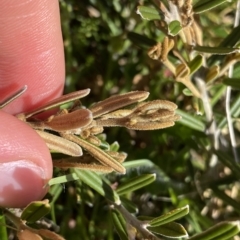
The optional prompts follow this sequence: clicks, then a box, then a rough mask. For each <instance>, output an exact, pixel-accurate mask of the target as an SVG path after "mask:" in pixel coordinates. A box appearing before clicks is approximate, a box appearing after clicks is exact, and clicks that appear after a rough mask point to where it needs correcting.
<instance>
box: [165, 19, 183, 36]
mask: <svg viewBox="0 0 240 240" xmlns="http://www.w3.org/2000/svg"><path fill="white" fill-rule="evenodd" d="M181 30H182V26H181V23H180V22H179V21H177V20H174V21H172V22H170V23H169V25H168V34H169V35H171V36H176V35H177V34H178V33H179V32H180V31H181Z"/></svg>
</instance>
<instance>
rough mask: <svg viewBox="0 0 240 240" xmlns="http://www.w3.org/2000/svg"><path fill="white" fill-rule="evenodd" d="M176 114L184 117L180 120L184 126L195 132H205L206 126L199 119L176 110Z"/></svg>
mask: <svg viewBox="0 0 240 240" xmlns="http://www.w3.org/2000/svg"><path fill="white" fill-rule="evenodd" d="M176 113H177V114H179V115H180V116H182V118H181V119H180V120H178V123H181V124H182V125H185V126H187V127H189V128H192V129H194V130H197V131H200V132H203V131H204V130H205V125H204V123H203V122H202V121H200V120H199V119H197V116H192V115H190V114H188V113H185V112H183V111H181V110H179V109H177V110H176Z"/></svg>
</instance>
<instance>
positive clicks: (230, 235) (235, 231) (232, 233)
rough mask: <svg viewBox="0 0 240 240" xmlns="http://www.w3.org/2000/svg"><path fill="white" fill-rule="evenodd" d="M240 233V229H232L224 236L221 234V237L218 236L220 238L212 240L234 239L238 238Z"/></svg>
mask: <svg viewBox="0 0 240 240" xmlns="http://www.w3.org/2000/svg"><path fill="white" fill-rule="evenodd" d="M238 233H239V227H235V228H232V229H230V230H229V231H227V232H225V233H224V234H221V236H218V237H216V238H213V239H211V240H226V239H233V237H234V236H236V235H237V234H238Z"/></svg>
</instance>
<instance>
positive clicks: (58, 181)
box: [48, 173, 79, 186]
mask: <svg viewBox="0 0 240 240" xmlns="http://www.w3.org/2000/svg"><path fill="white" fill-rule="evenodd" d="M78 179H79V177H78V176H77V174H76V173H71V174H67V175H64V176H60V177H55V178H52V179H51V180H49V182H48V186H52V185H55V184H62V183H66V182H70V181H75V180H78Z"/></svg>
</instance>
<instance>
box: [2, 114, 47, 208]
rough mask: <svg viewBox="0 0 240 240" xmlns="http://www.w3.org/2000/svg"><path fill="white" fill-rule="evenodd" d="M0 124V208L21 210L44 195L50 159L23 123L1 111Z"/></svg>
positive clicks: (41, 141)
mask: <svg viewBox="0 0 240 240" xmlns="http://www.w3.org/2000/svg"><path fill="white" fill-rule="evenodd" d="M0 122H1V125H0V132H1V138H0V145H1V148H0V205H1V206H3V207H24V206H26V205H27V204H28V203H29V202H31V201H34V200H39V199H41V198H42V197H43V196H44V195H45V194H46V192H47V189H46V188H45V186H46V183H47V182H48V180H49V179H51V177H52V160H51V155H50V153H49V150H48V148H47V146H46V144H45V142H44V141H43V140H42V139H41V138H40V137H39V136H38V134H37V133H36V132H35V131H34V130H33V129H32V128H30V127H29V126H28V125H27V124H26V123H24V122H22V121H20V120H18V119H17V118H16V117H14V116H12V115H9V114H7V113H4V112H3V111H0ZM6 126H7V127H6Z"/></svg>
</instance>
